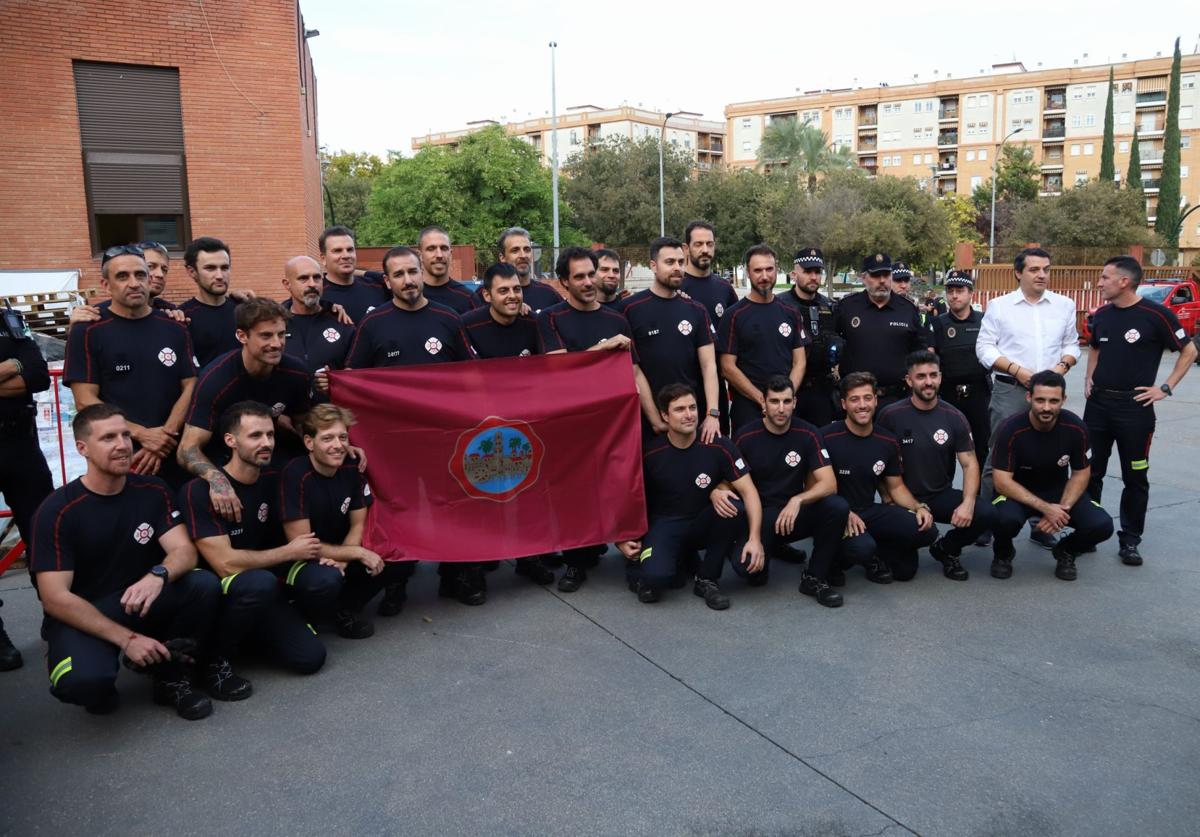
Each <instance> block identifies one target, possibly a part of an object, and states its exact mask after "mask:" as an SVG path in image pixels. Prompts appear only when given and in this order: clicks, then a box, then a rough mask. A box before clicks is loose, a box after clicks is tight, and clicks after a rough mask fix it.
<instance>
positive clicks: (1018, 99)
mask: <svg viewBox="0 0 1200 837" xmlns="http://www.w3.org/2000/svg"><path fill="white" fill-rule="evenodd" d="M1012 103H1013V104H1014V105H1019V104H1021V94H1020V93H1014V94H1013V97H1012Z"/></svg>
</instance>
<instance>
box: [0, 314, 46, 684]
mask: <svg viewBox="0 0 1200 837" xmlns="http://www.w3.org/2000/svg"><path fill="white" fill-rule="evenodd" d="M49 388H50V373H49V371H48V370H47V368H46V360H45V358H43V357H42V353H41V352H40V351H38V347H37V343H36V342H35V341H34V339H33V335H32V333H30V331H29V326H27V325H26V324H25V318H24V317H22V316H21V315H20V314H19V313H18V312H16V311H14V310H12V308H9V307H7V306H5V308H4V309H3V310H0V494H3V495H4V502H5V503H7V504H8V507H9V508H10V509H12V513H13V520H14V521H16V524H17V532H19V533H20V535H21V540H22V541H24V542H25V545H26V547H28V545H29V539H30V537H31V536H32V534H33V533H32V530H31V528H30V521H31V520H32V519H33V513H34V511H36V510H37V507H38V506H39V505H41V503H42V501H43V500H45V499H46V498H47V497H48V496H49V495H50V492H51V491H53V490H54V483H53V482H51V480H50V469H49V468H48V467H46V457H45V456H43V455H42V449H41V447H39V446H38V437H37V422H36V421H35V419H34V406H33V394H34V393H35V392H44V391H45V390H47V389H49ZM55 420H56V421H57V420H58V419H55ZM22 664H23V661H22V659H21V652H20V651H18V650H17V649H16V647H15V646H14V645H13V644H12V640H10V639H9V638H8V634H7V633H6V632H5V630H4V621H3V620H0V671H12V670H13V669H16V668H20V667H21V665H22Z"/></svg>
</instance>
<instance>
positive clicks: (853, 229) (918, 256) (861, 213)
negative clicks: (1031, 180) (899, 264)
mask: <svg viewBox="0 0 1200 837" xmlns="http://www.w3.org/2000/svg"><path fill="white" fill-rule="evenodd" d="M759 216H760V217H759V226H760V229H761V230H762V231H763V233H764V237H766V238H767V240H768V241H769V242H770V243H771V244H773V245H774V246H775V247H776V248H777V249H778V250H779V251H780V252H783V253H787V252H791V251H792V250H793V249H795V248H796V247H801V246H805V245H816V246H819V247H821V249H822V250H824V252H825V255H826V258H827V260H828V261H829V262H830V271H829V273H830V274H832V273H834V272H836V268H837V267H838V266H839V265H855V264H857V263H858V261H859V260H860V259H861V258H862V257H863V256H864V255H866V254H868V253H872V252H876V251H883V252H886V253H890V254H891V255H892V257H893V258H898V259H900V258H902V259H904V260H906V261H908V262H909V263H910V264H911V265H913V266H914V267H916V268H917V269H923V268H927V267H930V266H933V265H935V264H937V263H939V262H941V261H942V260H943V259H944V258H945V257H946V254H947V253H948V252H949V250H950V248H951V247H952V246H953V243H954V231H953V222H952V218H951V213H950V211H949V210H948V209H947V207H946V206H945V205H943V204H942V202H940V201H939V200H938V199H937V198H936V197H934V196H933V195H932V194H930V193H929V192H927V191H924V190H922V189H920V188H919V187H918V186H917V181H916V180H915V179H913V178H911V177H905V178H898V177H877V178H874V179H872V178H869V177H867V176H866V174H865V173H864V172H862V171H861V170H858V169H855V170H851V171H844V172H831V173H830V174H829V175H827V176H826V177H825V178H823V179H822V180H821V182H820V184H819V185H818V187H817V191H816V193H815V194H813V195H809V194H807V192H806V191H800V190H799V189H798V187H797V188H796V191H794V192H793V193H792V194H790V195H789V194H788V193H787V192H786V191H783V190H779V191H772V192H768V194H767V196H766V198H765V199H764V201H763V202H762V204H761V205H760V207H759Z"/></svg>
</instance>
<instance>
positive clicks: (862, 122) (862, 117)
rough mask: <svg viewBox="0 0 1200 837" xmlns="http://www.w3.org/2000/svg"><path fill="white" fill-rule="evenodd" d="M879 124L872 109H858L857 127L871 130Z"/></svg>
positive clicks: (876, 114) (876, 115) (877, 117)
mask: <svg viewBox="0 0 1200 837" xmlns="http://www.w3.org/2000/svg"><path fill="white" fill-rule="evenodd" d="M878 124H879V113H878V111H876V110H875V108H874V107H860V108H859V109H858V127H859V128H873V127H874V126H876V125H878Z"/></svg>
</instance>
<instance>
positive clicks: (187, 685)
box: [154, 666, 213, 721]
mask: <svg viewBox="0 0 1200 837" xmlns="http://www.w3.org/2000/svg"><path fill="white" fill-rule="evenodd" d="M173 668H174V671H173V672H172V674H169V675H162V676H159V675H156V676H155V678H154V702H155V703H157V704H158V705H159V706H174V707H175V712H176V713H177V714H178V715H179V717H180V718H185V719H187V720H189V721H198V720H200V719H201V718H207V717H208V716H209V715H211V714H212V711H213V707H212V701H211V700H209V699H208V696H207V695H204V694H202V693H201V692H199V691H197V690H196V689H195V688H194V687H193V686H192V678H191V675H189V674H188V673H187V672H186V671H184V670H183V667H182V666H174V667H173Z"/></svg>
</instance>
